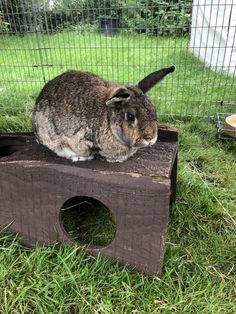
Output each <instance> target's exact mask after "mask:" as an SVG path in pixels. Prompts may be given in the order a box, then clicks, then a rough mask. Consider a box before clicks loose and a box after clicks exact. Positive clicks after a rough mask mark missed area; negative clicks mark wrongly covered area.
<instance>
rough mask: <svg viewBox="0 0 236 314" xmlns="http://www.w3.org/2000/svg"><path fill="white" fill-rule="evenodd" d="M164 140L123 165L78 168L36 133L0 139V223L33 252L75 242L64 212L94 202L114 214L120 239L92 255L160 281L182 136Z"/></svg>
mask: <svg viewBox="0 0 236 314" xmlns="http://www.w3.org/2000/svg"><path fill="white" fill-rule="evenodd" d="M159 134H161V136H160V137H159V139H160V141H159V142H157V144H156V145H154V146H153V147H152V148H147V149H143V150H140V152H138V153H137V154H136V155H135V156H134V157H132V158H130V159H129V160H127V161H126V162H124V163H121V164H109V163H107V162H106V161H104V160H93V161H89V162H78V163H72V162H70V161H67V160H64V159H62V158H59V157H56V156H55V155H54V154H52V153H50V152H48V151H47V150H46V149H44V148H42V147H41V146H39V145H38V144H36V142H35V141H34V138H33V136H32V135H31V134H14V135H13V134H0V151H1V152H2V154H1V158H0V224H1V225H8V228H9V231H11V232H13V233H18V234H19V237H20V240H21V242H22V243H24V244H26V245H29V246H33V245H35V244H36V243H38V244H49V243H51V242H52V241H59V242H66V243H68V244H71V243H73V242H72V240H71V239H70V238H69V237H68V235H67V234H66V232H65V231H64V228H63V226H62V224H61V222H60V208H61V207H62V205H63V204H64V203H65V201H67V200H68V199H69V198H72V197H74V196H88V197H93V198H95V199H97V200H99V201H100V202H102V203H103V204H104V205H105V206H107V207H108V208H109V209H110V210H111V212H112V213H113V215H114V217H115V220H116V236H115V239H114V240H113V242H112V243H110V244H109V245H108V246H107V247H93V246H90V247H89V249H88V251H89V252H90V253H91V254H93V255H97V254H101V255H102V256H105V257H108V258H110V259H115V260H118V261H120V262H121V263H123V264H127V265H129V266H130V267H131V268H135V269H136V270H138V271H140V272H142V273H144V274H148V275H160V274H161V271H162V266H163V255H164V253H163V252H164V243H165V237H166V229H167V224H168V217H169V203H170V200H172V201H174V199H175V191H176V169H177V131H176V130H174V129H168V128H166V129H165V128H163V129H162V131H161V133H160V132H159ZM168 134H169V137H168ZM161 139H162V141H161ZM6 147H8V149H6ZM11 147H14V151H13V152H12V150H11V149H10V148H11ZM4 152H5V153H6V154H5V156H4ZM9 152H10V154H8V153H9ZM7 154H8V155H7Z"/></svg>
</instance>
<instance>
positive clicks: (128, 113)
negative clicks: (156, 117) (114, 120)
mask: <svg viewBox="0 0 236 314" xmlns="http://www.w3.org/2000/svg"><path fill="white" fill-rule="evenodd" d="M125 118H126V120H128V121H129V122H134V121H135V116H134V115H133V114H132V113H130V112H126V114H125Z"/></svg>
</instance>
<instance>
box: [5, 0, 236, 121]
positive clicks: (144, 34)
mask: <svg viewBox="0 0 236 314" xmlns="http://www.w3.org/2000/svg"><path fill="white" fill-rule="evenodd" d="M235 34H236V4H235V3H234V0H224V1H220V0H217V1H216V0H194V1H190V0H172V1H157V0H148V1H144V0H128V1H124V0H116V1H113V0H109V1H108V0H99V1H95V0H0V113H1V115H12V114H15V113H17V112H19V111H20V110H25V109H26V108H32V106H33V103H34V100H35V98H36V97H37V95H38V93H39V91H40V89H41V88H42V87H43V85H44V84H45V82H47V81H48V80H50V79H52V78H53V77H55V76H56V75H58V74H60V73H62V72H64V71H66V70H69V69H77V70H83V71H89V72H94V73H96V74H98V75H100V76H101V77H103V78H104V79H109V80H115V81H119V82H121V83H122V82H123V83H135V82H137V81H138V80H139V79H141V78H142V77H144V76H145V75H147V74H149V73H150V72H152V71H155V70H156V69H160V68H162V67H166V66H170V65H172V64H174V65H175V66H176V68H177V70H176V72H175V73H174V74H172V75H170V76H169V77H168V78H166V79H165V80H163V82H161V83H160V84H159V85H158V86H157V87H155V88H153V90H152V91H151V92H150V93H149V96H150V98H151V99H152V100H153V102H154V103H155V105H156V107H157V109H158V113H159V115H160V116H162V115H164V116H165V115H178V116H183V117H184V116H202V117H210V116H214V115H215V114H216V112H220V113H224V112H235V111H236V88H235V87H236V80H235V72H236V40H235V37H236V35H235Z"/></svg>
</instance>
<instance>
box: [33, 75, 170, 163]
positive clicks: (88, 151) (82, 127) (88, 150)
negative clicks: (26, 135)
mask: <svg viewBox="0 0 236 314" xmlns="http://www.w3.org/2000/svg"><path fill="white" fill-rule="evenodd" d="M168 73H169V72H168V69H167V73H166V74H168ZM162 75H163V73H162ZM158 80H159V78H158V77H157V81H158ZM152 86H154V83H153V77H152V81H150V88H151V87H152ZM147 90H148V80H146V81H145V91H147ZM128 113H129V114H128ZM127 117H129V119H128V118H127ZM130 119H131V120H130ZM132 119H133V120H132ZM32 121H33V128H34V132H35V135H36V138H37V140H38V141H39V143H41V144H42V145H44V146H46V147H48V148H49V149H50V150H52V151H54V152H55V153H56V154H57V155H59V156H62V157H66V158H68V159H71V160H73V161H77V160H89V159H92V158H93V155H94V152H99V154H100V155H101V156H103V157H104V158H105V159H106V160H108V161H110V162H117V161H118V162H122V161H124V160H126V159H127V158H129V157H130V156H132V155H133V154H134V153H135V152H136V151H137V149H138V148H140V147H144V146H148V145H153V144H154V143H155V141H156V139H157V121H156V111H155V108H154V106H153V105H152V103H151V102H150V100H149V99H148V97H147V96H146V95H145V94H144V93H143V91H142V90H141V88H140V87H139V85H138V84H137V85H131V86H125V85H121V84H118V83H115V82H110V81H105V80H103V79H102V78H100V77H98V76H97V75H95V74H92V73H88V72H79V71H68V72H65V73H63V74H61V75H59V76H57V77H56V78H54V79H53V80H51V81H49V82H48V83H47V84H46V85H45V86H44V88H43V89H42V91H41V93H40V94H39V96H38V98H37V100H36V105H35V109H34V112H33V117H32Z"/></svg>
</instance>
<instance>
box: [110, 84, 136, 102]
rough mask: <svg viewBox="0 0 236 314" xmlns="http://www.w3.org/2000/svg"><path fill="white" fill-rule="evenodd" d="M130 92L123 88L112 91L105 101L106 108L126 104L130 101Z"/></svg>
mask: <svg viewBox="0 0 236 314" xmlns="http://www.w3.org/2000/svg"><path fill="white" fill-rule="evenodd" d="M130 96H131V95H130V91H129V90H128V89H126V88H125V87H118V88H116V89H115V90H113V91H112V92H111V94H110V97H109V98H108V100H107V101H106V105H107V106H115V105H116V104H117V103H123V104H124V103H126V102H128V101H129V100H130Z"/></svg>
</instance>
